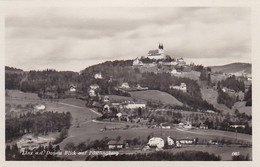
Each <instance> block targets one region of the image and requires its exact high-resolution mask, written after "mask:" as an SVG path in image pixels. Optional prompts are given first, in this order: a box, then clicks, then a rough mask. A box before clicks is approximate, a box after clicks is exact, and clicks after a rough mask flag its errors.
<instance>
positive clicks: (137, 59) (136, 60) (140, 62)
mask: <svg viewBox="0 0 260 167" xmlns="http://www.w3.org/2000/svg"><path fill="white" fill-rule="evenodd" d="M142 65H143V62H142V61H140V60H139V58H136V59H135V60H134V61H133V66H142Z"/></svg>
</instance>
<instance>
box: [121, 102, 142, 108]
mask: <svg viewBox="0 0 260 167" xmlns="http://www.w3.org/2000/svg"><path fill="white" fill-rule="evenodd" d="M145 107H146V104H144V103H139V104H137V103H132V104H123V105H122V108H126V109H138V108H145Z"/></svg>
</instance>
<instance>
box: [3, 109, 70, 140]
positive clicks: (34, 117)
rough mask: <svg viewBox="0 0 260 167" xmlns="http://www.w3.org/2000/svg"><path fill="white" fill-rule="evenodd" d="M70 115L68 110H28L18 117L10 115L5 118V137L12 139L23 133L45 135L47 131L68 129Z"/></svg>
mask: <svg viewBox="0 0 260 167" xmlns="http://www.w3.org/2000/svg"><path fill="white" fill-rule="evenodd" d="M71 120H72V116H71V114H70V112H66V113H64V112H62V113H58V112H53V111H48V112H43V113H42V112H36V113H32V112H28V113H26V114H21V115H20V117H19V118H18V117H10V118H6V120H5V134H6V136H5V139H6V141H12V140H14V139H17V138H19V137H21V136H23V135H24V134H27V133H33V134H34V135H39V134H42V135H46V134H48V133H49V132H61V131H62V129H69V127H70V124H71Z"/></svg>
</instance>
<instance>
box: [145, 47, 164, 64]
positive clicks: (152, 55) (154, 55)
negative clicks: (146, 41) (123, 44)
mask: <svg viewBox="0 0 260 167" xmlns="http://www.w3.org/2000/svg"><path fill="white" fill-rule="evenodd" d="M147 57H148V58H149V59H156V60H158V59H165V55H164V50H163V44H161V43H160V44H159V47H158V49H156V50H150V51H149V52H148V54H147Z"/></svg>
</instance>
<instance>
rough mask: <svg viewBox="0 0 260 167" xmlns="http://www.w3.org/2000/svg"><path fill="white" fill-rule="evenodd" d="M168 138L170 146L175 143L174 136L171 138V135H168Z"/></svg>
mask: <svg viewBox="0 0 260 167" xmlns="http://www.w3.org/2000/svg"><path fill="white" fill-rule="evenodd" d="M166 140H167V143H168V145H169V146H174V145H175V141H174V139H173V138H171V136H168V137H167V139H166Z"/></svg>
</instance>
